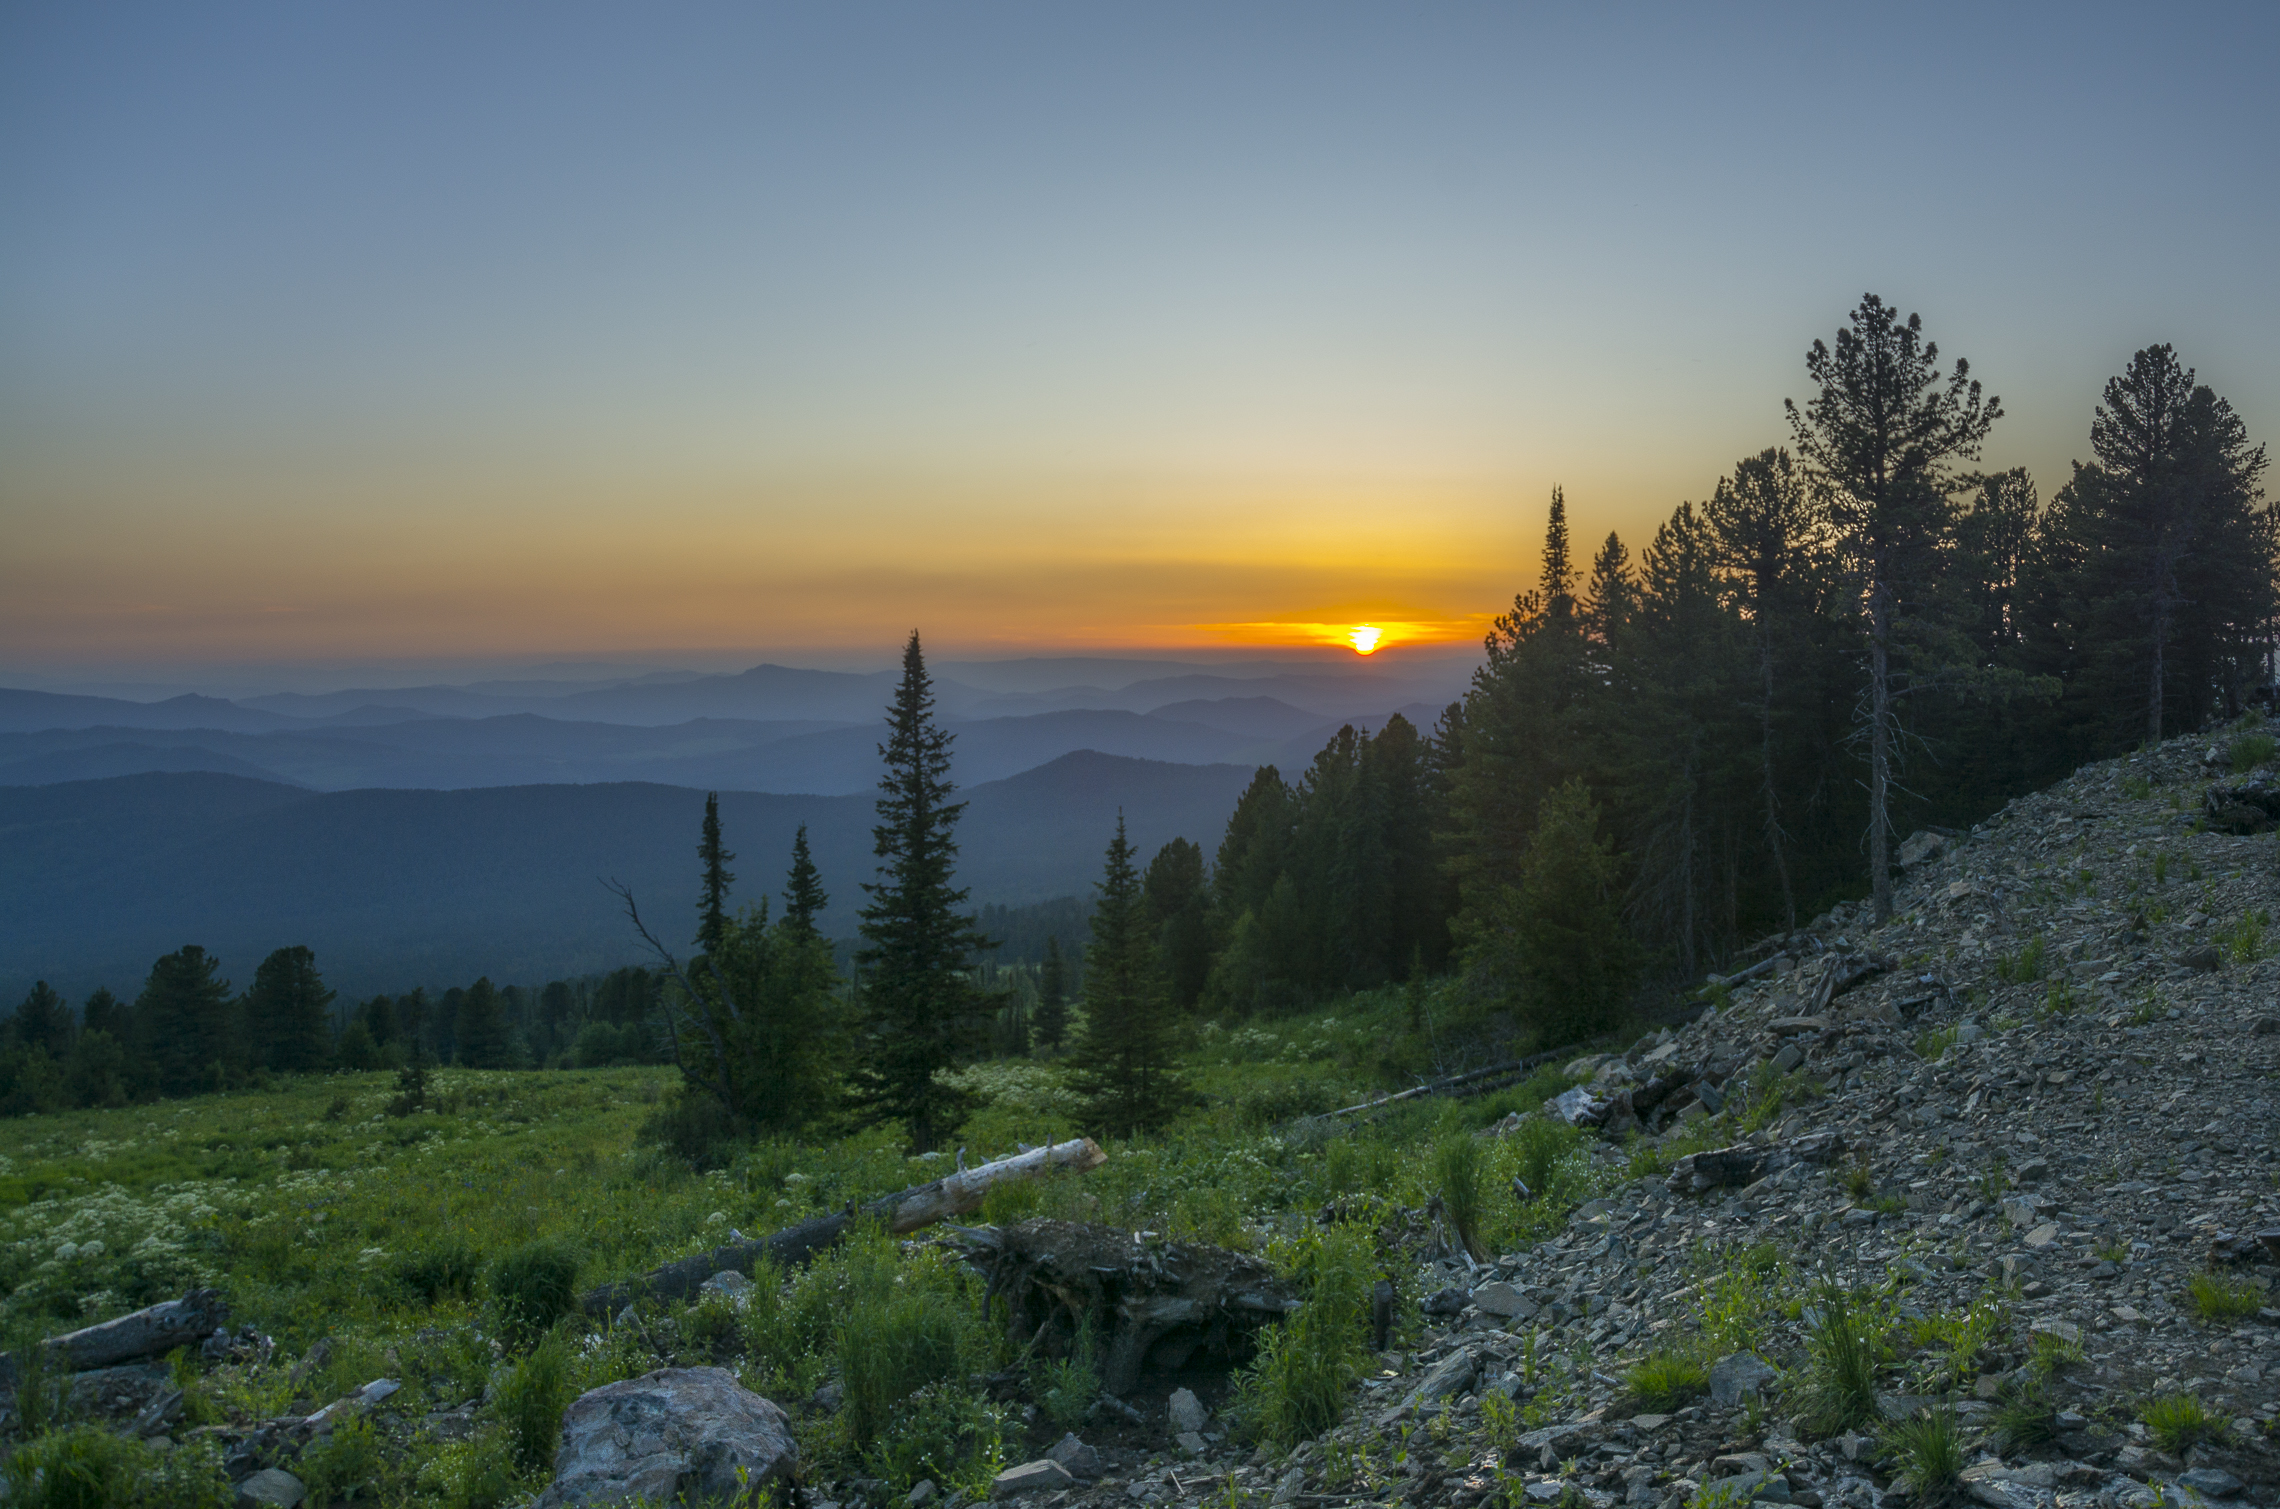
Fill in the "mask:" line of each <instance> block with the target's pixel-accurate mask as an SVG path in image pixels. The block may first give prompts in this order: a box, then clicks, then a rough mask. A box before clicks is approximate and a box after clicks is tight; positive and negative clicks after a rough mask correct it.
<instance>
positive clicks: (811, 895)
mask: <svg viewBox="0 0 2280 1509" xmlns="http://www.w3.org/2000/svg"><path fill="white" fill-rule="evenodd" d="M829 905H831V898H830V897H829V896H827V895H825V894H824V890H823V877H822V876H821V875H820V874H818V873H817V872H816V868H815V860H814V858H813V857H812V856H811V855H810V854H809V853H808V837H807V824H806V823H802V824H800V831H799V832H797V833H795V834H793V835H792V873H791V876H790V878H789V879H788V880H786V881H785V883H784V920H785V921H786V922H788V923H790V924H791V925H792V926H793V927H795V928H798V929H799V930H800V931H802V932H807V933H812V932H814V931H815V930H816V929H815V919H816V917H817V916H818V915H819V914H821V913H822V911H823V909H824V908H825V907H827V906H829Z"/></svg>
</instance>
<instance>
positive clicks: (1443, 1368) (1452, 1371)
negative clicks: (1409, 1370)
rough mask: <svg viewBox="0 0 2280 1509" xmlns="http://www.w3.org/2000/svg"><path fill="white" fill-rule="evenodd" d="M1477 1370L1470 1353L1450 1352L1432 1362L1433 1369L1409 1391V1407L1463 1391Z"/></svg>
mask: <svg viewBox="0 0 2280 1509" xmlns="http://www.w3.org/2000/svg"><path fill="white" fill-rule="evenodd" d="M1479 1370H1480V1365H1479V1364H1478V1363H1477V1362H1475V1361H1474V1360H1473V1354H1472V1353H1470V1352H1451V1353H1450V1354H1449V1355H1448V1356H1446V1357H1444V1358H1442V1359H1441V1360H1440V1361H1439V1362H1436V1363H1434V1364H1433V1370H1432V1371H1431V1372H1429V1373H1427V1374H1426V1375H1425V1377H1424V1379H1423V1380H1422V1381H1421V1382H1419V1383H1418V1385H1417V1387H1416V1388H1415V1389H1414V1390H1412V1391H1411V1392H1410V1395H1409V1404H1410V1406H1411V1408H1415V1407H1416V1406H1417V1405H1420V1404H1433V1403H1436V1402H1438V1401H1439V1400H1442V1399H1446V1398H1448V1397H1450V1396H1451V1395H1452V1394H1460V1393H1463V1392H1464V1391H1465V1389H1466V1388H1467V1387H1469V1386H1470V1385H1471V1383H1472V1381H1473V1375H1474V1374H1475V1373H1477V1372H1478V1371H1479Z"/></svg>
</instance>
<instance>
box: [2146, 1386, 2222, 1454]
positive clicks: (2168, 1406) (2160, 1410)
mask: <svg viewBox="0 0 2280 1509" xmlns="http://www.w3.org/2000/svg"><path fill="white" fill-rule="evenodd" d="M2138 1419H2139V1420H2141V1421H2143V1422H2144V1424H2145V1428H2146V1430H2147V1431H2148V1432H2150V1433H2151V1434H2152V1436H2153V1444H2154V1445H2156V1446H2158V1447H2160V1448H2161V1449H2162V1450H2163V1451H2166V1452H2168V1453H2169V1454H2170V1455H2171V1456H2176V1457H2181V1456H2183V1455H2184V1454H2185V1453H2186V1452H2187V1451H2189V1450H2191V1449H2192V1448H2193V1446H2195V1445H2196V1444H2197V1443H2199V1442H2202V1441H2214V1440H2216V1439H2217V1438H2218V1437H2220V1436H2222V1435H2223V1434H2224V1433H2225V1431H2226V1429H2227V1428H2228V1427H2229V1426H2230V1425H2231V1424H2232V1421H2231V1419H2230V1418H2229V1417H2227V1416H2225V1415H2222V1414H2219V1413H2218V1412H2217V1411H2215V1410H2213V1409H2211V1408H2209V1406H2207V1405H2206V1404H2203V1403H2202V1402H2201V1401H2200V1400H2198V1399H2196V1398H2194V1397H2193V1396H2192V1395H2191V1394H2166V1395H2163V1396H2162V1397H2160V1398H2158V1399H2149V1400H2147V1401H2146V1403H2145V1405H2144V1406H2143V1407H2142V1408H2141V1409H2139V1411H2138Z"/></svg>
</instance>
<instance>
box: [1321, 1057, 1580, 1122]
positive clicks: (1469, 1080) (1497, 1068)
mask: <svg viewBox="0 0 2280 1509" xmlns="http://www.w3.org/2000/svg"><path fill="white" fill-rule="evenodd" d="M1578 1047H1579V1045H1578V1044H1574V1043H1570V1044H1568V1045H1567V1046H1566V1047H1564V1048H1554V1049H1552V1050H1550V1051H1549V1052H1546V1053H1536V1054H1531V1055H1529V1056H1528V1057H1527V1058H1515V1059H1509V1060H1507V1061H1506V1062H1504V1063H1501V1064H1490V1065H1489V1066H1488V1067H1487V1068H1485V1069H1472V1070H1468V1071H1467V1072H1465V1073H1463V1074H1452V1075H1450V1076H1449V1077H1448V1078H1447V1079H1437V1080H1434V1081H1433V1082H1432V1083H1431V1084H1424V1085H1413V1086H1411V1087H1410V1088H1409V1089H1406V1090H1397V1091H1395V1092H1394V1093H1393V1094H1391V1095H1381V1096H1379V1097H1378V1098H1377V1099H1375V1100H1365V1101H1363V1102H1362V1103H1361V1104H1360V1105H1358V1106H1343V1107H1340V1108H1339V1109H1338V1110H1335V1111H1325V1112H1323V1113H1322V1114H1323V1116H1324V1117H1325V1118H1329V1117H1335V1116H1359V1115H1361V1114H1362V1113H1363V1112H1364V1111H1375V1110H1379V1109H1381V1108H1383V1107H1385V1106H1390V1105H1399V1104H1400V1103H1401V1102H1402V1101H1405V1100H1415V1099H1416V1098H1417V1097H1419V1096H1421V1095H1446V1094H1448V1093H1450V1092H1451V1091H1453V1090H1465V1091H1468V1092H1470V1091H1472V1090H1475V1089H1478V1090H1481V1091H1486V1090H1487V1089H1489V1088H1490V1087H1489V1086H1488V1085H1485V1084H1483V1083H1482V1081H1483V1080H1492V1079H1495V1078H1496V1077H1497V1076H1498V1075H1502V1074H1511V1075H1520V1074H1526V1073H1527V1072H1528V1071H1529V1070H1531V1069H1537V1068H1541V1067H1542V1066H1543V1065H1545V1064H1548V1063H1551V1062H1553V1061H1554V1060H1556V1059H1562V1058H1571V1057H1573V1056H1574V1055H1575V1054H1576V1052H1577V1051H1578ZM1495 1088H1498V1089H1501V1088H1503V1087H1502V1086H1501V1085H1499V1086H1496V1087H1495Z"/></svg>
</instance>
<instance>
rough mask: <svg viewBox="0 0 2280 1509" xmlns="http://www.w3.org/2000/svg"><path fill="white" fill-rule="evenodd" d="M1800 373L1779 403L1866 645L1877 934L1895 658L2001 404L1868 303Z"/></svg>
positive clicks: (1884, 871)
mask: <svg viewBox="0 0 2280 1509" xmlns="http://www.w3.org/2000/svg"><path fill="white" fill-rule="evenodd" d="M1805 371H1806V375H1807V376H1809V377H1810V378H1812V380H1813V382H1814V384H1815V385H1816V386H1817V387H1818V388H1819V389H1820V392H1819V393H1818V394H1816V395H1815V396H1814V397H1813V398H1812V399H1811V400H1809V401H1808V402H1807V403H1806V405H1805V407H1804V408H1803V409H1802V410H1800V409H1799V408H1798V407H1797V405H1796V404H1795V403H1788V404H1786V405H1785V407H1786V408H1787V410H1788V413H1789V426H1790V430H1791V433H1792V434H1793V435H1794V436H1795V438H1796V441H1797V449H1798V453H1799V454H1800V456H1802V457H1803V459H1804V460H1805V461H1806V463H1807V464H1808V465H1809V466H1810V467H1811V468H1812V473H1813V478H1814V480H1815V482H1816V483H1817V484H1818V485H1819V487H1820V489H1821V497H1822V501H1823V504H1824V506H1825V507H1826V508H1827V509H1828V511H1829V517H1830V519H1831V520H1832V522H1833V523H1834V524H1835V527H1836V532H1837V536H1838V539H1839V541H1840V543H1841V545H1842V548H1843V551H1844V555H1845V557H1846V558H1847V560H1848V561H1849V562H1850V570H1851V574H1852V577H1853V581H1854V585H1855V588H1856V591H1857V594H1858V602H1859V611H1860V623H1861V629H1862V634H1863V637H1864V638H1865V640H1866V641H1867V646H1868V683H1869V684H1868V693H1869V695H1868V704H1869V705H1868V806H1869V813H1868V869H1869V886H1870V891H1871V895H1872V897H1873V899H1874V904H1875V917H1876V922H1877V923H1878V925H1879V926H1881V925H1882V924H1883V923H1885V922H1887V921H1889V920H1891V917H1892V863H1891V837H1892V822H1891V815H1890V814H1891V788H1892V767H1893V735H1894V732H1895V729H1896V718H1895V713H1894V705H1893V693H1894V690H1895V676H1896V671H1897V667H1896V666H1895V664H1894V660H1895V652H1896V651H1897V650H1898V649H1899V647H1900V646H1899V640H1900V634H1901V631H1902V628H1903V618H1904V615H1905V613H1906V610H1907V608H1908V606H1909V600H1910V598H1911V596H1912V595H1914V594H1918V593H1922V592H1926V591H1927V590H1929V588H1930V587H1931V585H1932V578H1933V576H1934V574H1935V573H1936V571H1937V570H1938V567H1939V564H1940V561H1941V558H1942V554H1943V551H1944V549H1945V547H1946V545H1947V543H1948V541H1949V539H1950V536H1951V534H1952V531H1953V524H1954V513H1953V508H1952V506H1951V504H1950V502H1949V494H1950V493H1951V492H1953V491H1954V490H1955V488H1956V487H1957V486H1958V485H1959V484H1960V482H1961V481H1962V479H1961V478H1960V477H1959V475H1958V474H1957V473H1956V471H1955V467H1956V464H1957V463H1959V462H1963V461H1971V460H1976V459H1977V458H1978V455H1979V448H1980V445H1981V444H1982V443H1983V442H1984V441H1985V440H1986V438H1987V433H1988V431H1989V430H1990V429H1991V428H1993V426H1994V423H1995V421H1996V420H1997V419H1999V418H2001V417H2002V414H2003V405H2002V402H2001V400H1999V399H1996V398H1992V397H1986V396H1984V395H1982V393H1981V391H1980V385H1979V384H1978V383H1977V382H1976V381H1974V380H1973V379H1972V377H1971V364H1970V363H1969V362H1964V361H1958V362H1957V363H1956V364H1955V370H1954V372H1953V373H1951V374H1950V375H1949V376H1948V377H1947V378H1946V379H1945V380H1944V381H1943V379H1942V378H1941V376H1940V349H1939V347H1938V346H1937V345H1934V344H1932V343H1929V342H1927V341H1925V340H1924V338H1923V321H1922V320H1921V319H1919V318H1918V317H1917V316H1915V315H1910V316H1908V318H1907V319H1906V321H1902V320H1901V319H1900V316H1899V311H1898V310H1896V309H1893V308H1890V307H1888V306H1887V305H1886V304H1885V303H1884V302H1883V301H1882V300H1881V299H1879V298H1877V297H1876V295H1874V294H1867V295H1864V296H1863V297H1862V299H1861V301H1860V303H1859V305H1858V306H1857V307H1855V308H1854V310H1853V312H1852V316H1851V321H1850V323H1849V325H1848V327H1847V328H1846V329H1843V330H1839V331H1838V332H1837V344H1836V349H1835V350H1833V351H1832V350H1831V349H1830V348H1829V347H1827V346H1825V345H1823V344H1822V343H1821V342H1820V341H1815V342H1813V346H1812V349H1811V350H1810V351H1809V352H1807V353H1806V357H1805Z"/></svg>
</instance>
